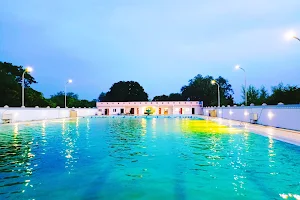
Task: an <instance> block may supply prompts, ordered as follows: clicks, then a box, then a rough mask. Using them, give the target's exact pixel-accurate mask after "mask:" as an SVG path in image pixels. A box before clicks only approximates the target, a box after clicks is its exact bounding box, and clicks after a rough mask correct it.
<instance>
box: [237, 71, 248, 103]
mask: <svg viewBox="0 0 300 200" xmlns="http://www.w3.org/2000/svg"><path fill="white" fill-rule="evenodd" d="M235 69H241V70H243V71H244V73H245V106H247V77H246V71H245V69H244V68H242V67H241V66H239V65H236V66H235Z"/></svg>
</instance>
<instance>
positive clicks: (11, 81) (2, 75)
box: [0, 62, 96, 107]
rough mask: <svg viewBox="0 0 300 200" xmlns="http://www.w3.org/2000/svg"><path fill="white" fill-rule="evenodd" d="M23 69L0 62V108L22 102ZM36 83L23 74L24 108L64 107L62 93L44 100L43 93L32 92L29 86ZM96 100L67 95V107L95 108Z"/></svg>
mask: <svg viewBox="0 0 300 200" xmlns="http://www.w3.org/2000/svg"><path fill="white" fill-rule="evenodd" d="M24 71H25V69H24V68H23V67H22V66H16V65H13V64H12V63H7V62H0V107H3V106H5V105H8V106H10V107H20V106H21V101H22V74H23V73H24ZM33 84H37V81H36V80H35V79H34V77H32V76H31V75H30V74H29V73H27V72H25V74H24V98H25V107H34V106H40V107H47V106H50V107H57V106H59V107H64V106H65V105H64V98H65V94H64V92H58V93H56V94H53V95H51V96H50V98H45V97H44V95H43V93H41V92H39V91H36V90H34V89H33V88H32V87H31V85H33ZM95 104H96V100H93V101H88V100H82V99H79V96H78V95H77V94H74V93H72V92H69V93H67V107H95Z"/></svg>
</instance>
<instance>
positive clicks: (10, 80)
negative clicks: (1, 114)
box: [0, 62, 47, 107]
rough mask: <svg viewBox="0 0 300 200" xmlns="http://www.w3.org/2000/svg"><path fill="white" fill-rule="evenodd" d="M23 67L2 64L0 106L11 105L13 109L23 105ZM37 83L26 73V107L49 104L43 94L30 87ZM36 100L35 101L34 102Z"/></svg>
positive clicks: (0, 67)
mask: <svg viewBox="0 0 300 200" xmlns="http://www.w3.org/2000/svg"><path fill="white" fill-rule="evenodd" d="M24 71H25V70H24V69H23V67H22V66H15V65H12V64H11V63H6V62H0V96H1V97H5V98H0V106H5V105H9V106H12V107H15V106H21V104H22V74H23V73H24ZM33 83H37V82H36V81H35V80H34V78H33V77H32V76H31V75H30V74H28V73H26V72H25V74H24V85H25V97H24V98H25V106H37V105H38V106H40V105H41V106H44V105H46V104H47V101H46V99H45V98H44V97H43V94H42V93H40V92H38V91H36V90H34V89H32V88H30V85H31V84H33ZM33 99H34V101H33Z"/></svg>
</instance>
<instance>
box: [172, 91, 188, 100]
mask: <svg viewBox="0 0 300 200" xmlns="http://www.w3.org/2000/svg"><path fill="white" fill-rule="evenodd" d="M184 100H185V99H184V97H183V96H182V94H181V93H171V94H170V95H169V101H184Z"/></svg>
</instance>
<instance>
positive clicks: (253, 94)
mask: <svg viewBox="0 0 300 200" xmlns="http://www.w3.org/2000/svg"><path fill="white" fill-rule="evenodd" d="M242 99H243V100H244V102H245V86H242ZM247 101H248V102H249V104H250V103H253V104H255V105H256V104H258V102H259V90H258V89H256V88H255V87H254V86H253V85H249V86H248V88H247Z"/></svg>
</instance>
